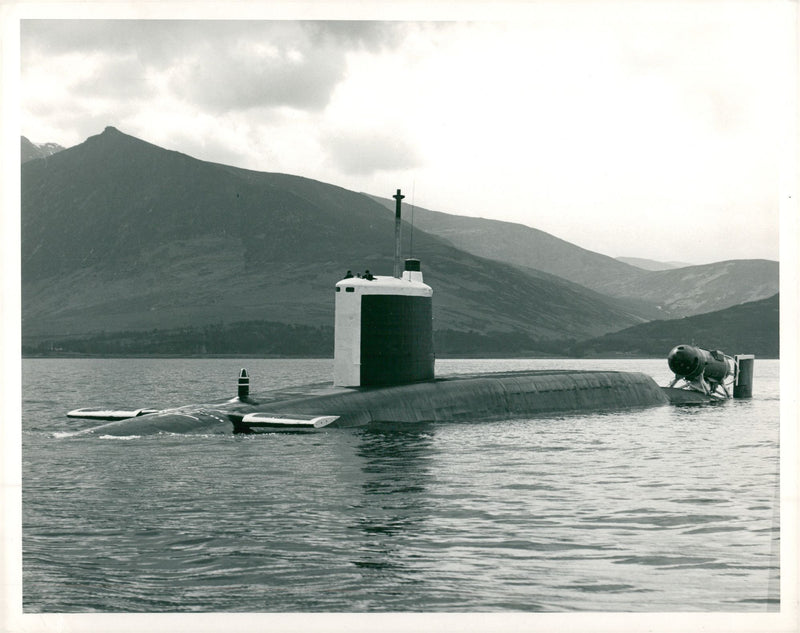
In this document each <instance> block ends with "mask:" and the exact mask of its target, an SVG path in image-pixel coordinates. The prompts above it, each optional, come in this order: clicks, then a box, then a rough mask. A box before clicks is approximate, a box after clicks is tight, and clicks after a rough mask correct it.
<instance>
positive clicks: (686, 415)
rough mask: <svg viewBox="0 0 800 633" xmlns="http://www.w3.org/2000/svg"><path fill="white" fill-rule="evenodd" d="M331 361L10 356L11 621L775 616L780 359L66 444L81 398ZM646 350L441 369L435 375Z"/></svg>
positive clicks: (115, 396)
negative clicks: (376, 615)
mask: <svg viewBox="0 0 800 633" xmlns="http://www.w3.org/2000/svg"><path fill="white" fill-rule="evenodd" d="M332 365H333V362H332V360H251V359H248V360H241V359H239V360H154V359H147V360H140V359H126V360H42V359H32V360H25V361H23V420H22V439H23V450H22V461H23V508H22V509H23V608H24V611H25V612H28V613H33V612H87V611H113V612H136V611H146V612H155V611H182V612H188V611H201V612H211V611H216V612H219V611H251V612H288V611H299V612H316V611H348V612H351V611H360V612H364V611H367V612H385V611H426V612H430V611H451V612H452V611H507V610H513V611H627V612H656V611H756V612H757V611H775V610H777V609H778V608H779V522H778V517H779V507H778V448H779V446H778V437H779V401H778V370H779V364H778V361H763V360H757V361H756V376H755V389H754V393H755V396H754V398H753V399H752V400H749V401H745V400H741V401H730V402H726V403H722V404H715V405H703V406H694V407H670V406H665V407H657V408H651V409H645V410H637V411H630V412H622V413H613V414H593V415H566V416H555V417H540V418H535V419H512V420H508V421H507V422H492V423H481V422H474V423H466V424H465V423H459V424H441V423H440V424H435V425H433V424H426V425H416V426H409V427H407V428H404V429H401V430H391V429H388V428H385V427H384V428H365V429H331V430H327V431H322V432H319V433H316V434H305V435H304V434H270V435H262V436H233V435H224V436H223V435H157V436H150V437H140V438H130V439H120V438H115V439H104V438H98V437H94V436H83V437H68V436H66V432H68V431H74V430H77V429H81V428H87V427H89V426H94V423H92V422H87V421H78V420H70V419H67V418H66V417H65V415H64V414H65V412H66V411H68V410H70V409H73V408H77V407H80V406H91V405H117V406H121V405H124V406H126V407H132V406H136V407H138V406H152V407H161V406H175V405H179V404H186V403H190V402H192V401H193V400H195V399H197V400H201V399H206V400H207V399H208V397H209V396H210V395H214V396H216V395H218V396H219V398H220V399H222V398H225V397H228V396H232V395H234V393H235V389H236V376H237V372H238V369H239V368H240V367H243V366H244V367H247V368H248V370H249V371H250V374H251V376H252V378H251V381H252V385H253V386H252V391H253V392H254V393H255V394H257V393H258V392H259V389H260V388H263V389H267V388H271V387H277V386H284V385H291V384H304V383H307V382H316V381H324V380H328V379H329V377H330V375H331V373H332ZM553 366H557V367H575V368H584V369H585V368H617V369H631V370H638V371H644V372H645V373H648V374H649V375H651V376H653V377H654V378H655V379H656V381H657V382H659V384H666V383H667V382H668V380H669V378H670V375H669V372H668V370H667V367H666V361H664V360H652V361H651V360H644V361H574V360H569V361H549V360H548V361H545V360H512V361H497V360H481V361H465V360H450V361H438V362H437V373H438V374H444V373H454V372H469V371H492V370H504V369H522V368H532V369H537V368H544V367H553Z"/></svg>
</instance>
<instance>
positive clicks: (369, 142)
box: [321, 129, 422, 176]
mask: <svg viewBox="0 0 800 633" xmlns="http://www.w3.org/2000/svg"><path fill="white" fill-rule="evenodd" d="M321 144H322V146H323V147H324V148H325V151H326V152H327V156H328V163H329V164H332V165H334V166H335V167H336V168H337V169H338V170H340V171H342V172H343V173H345V174H347V175H351V176H352V175H357V176H362V175H363V176H367V175H371V174H374V173H376V172H380V171H399V170H404V169H414V168H416V167H420V166H422V160H421V157H420V156H419V154H418V153H417V151H416V149H414V147H413V146H412V145H411V144H410V143H409V142H408V141H406V140H405V138H404V137H403V136H402V135H400V134H396V133H394V134H393V133H390V132H385V131H381V130H352V129H347V130H336V131H331V132H327V133H325V134H323V135H322V139H321Z"/></svg>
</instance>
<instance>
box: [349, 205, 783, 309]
mask: <svg viewBox="0 0 800 633" xmlns="http://www.w3.org/2000/svg"><path fill="white" fill-rule="evenodd" d="M365 195H370V194H365ZM370 197H371V198H372V199H374V200H376V201H377V202H379V203H380V204H382V205H384V207H387V208H390V207H391V205H393V204H394V203H393V201H390V200H389V199H387V198H381V197H380V196H373V195H370ZM409 211H410V209H409ZM414 224H415V226H416V227H419V228H420V229H421V230H423V231H426V232H428V233H431V234H434V235H437V236H439V237H441V238H442V239H446V240H448V241H449V242H450V243H451V244H453V245H454V246H456V247H457V248H461V249H463V250H465V251H467V252H469V253H472V254H474V255H478V256H481V257H486V258H489V259H494V260H496V261H501V262H504V263H507V264H512V265H514V266H518V267H521V268H523V269H536V270H540V271H543V272H546V273H551V274H554V275H557V276H559V277H562V278H564V279H567V280H568V281H571V282H573V283H576V284H578V285H580V286H584V287H586V288H589V289H591V290H594V291H596V292H599V293H601V294H604V295H608V296H611V297H614V298H616V299H624V300H627V301H632V302H634V303H637V302H638V303H640V304H642V303H644V304H648V305H650V306H652V307H654V312H653V313H652V318H662V319H668V318H674V317H683V316H688V315H692V314H702V313H704V312H712V311H716V310H721V309H724V308H728V307H730V306H733V305H737V304H740V303H745V302H748V301H755V300H758V299H763V298H766V297H769V296H771V295H773V294H775V293H777V292H778V290H779V283H778V270H779V266H778V263H777V262H773V261H770V260H729V261H727V262H716V263H712V264H702V265H697V266H687V267H684V268H674V269H668V270H662V271H650V270H644V269H642V268H638V267H635V266H633V265H631V264H628V263H625V262H622V261H619V260H618V259H614V258H612V257H608V256H606V255H602V254H600V253H594V252H592V251H588V250H586V249H584V248H581V247H579V246H576V245H574V244H570V243H569V242H567V241H565V240H562V239H561V238H557V237H555V236H553V235H550V234H549V233H545V232H543V231H540V230H539V229H534V228H531V227H528V226H526V225H523V224H519V223H513V222H505V221H501V220H489V219H485V218H473V217H465V216H459V215H454V214H451V213H444V212H441V211H431V210H429V209H425V208H423V207H418V206H415V207H414Z"/></svg>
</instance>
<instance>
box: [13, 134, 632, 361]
mask: <svg viewBox="0 0 800 633" xmlns="http://www.w3.org/2000/svg"><path fill="white" fill-rule="evenodd" d="M393 225H394V221H393V214H392V213H391V212H389V211H387V210H386V209H385V208H384V207H382V206H381V205H379V204H377V203H376V202H374V201H373V200H371V199H369V198H368V197H366V196H363V195H361V194H357V193H354V192H352V191H347V190H345V189H342V188H339V187H335V186H333V185H328V184H325V183H321V182H317V181H313V180H309V179H306V178H301V177H298V176H290V175H285V174H276V173H267V172H256V171H250V170H244V169H238V168H234V167H229V166H225V165H219V164H215V163H209V162H204V161H200V160H197V159H194V158H192V157H190V156H186V155H184V154H180V153H178V152H173V151H169V150H165V149H162V148H160V147H157V146H155V145H152V144H150V143H146V142H144V141H141V140H139V139H136V138H134V137H131V136H129V135H126V134H123V133H122V132H120V131H119V130H116V129H115V128H110V127H109V128H106V130H105V131H104V132H103V133H102V134H99V135H97V136H93V137H90V138H89V139H87V141H86V142H84V143H82V144H80V145H77V146H75V147H72V148H69V149H66V150H64V151H61V152H59V153H57V154H54V155H52V156H50V157H49V158H48V160H47V161H43V160H33V161H30V162H28V163H25V164H24V165H23V166H22V213H21V227H22V235H21V238H22V243H21V247H22V326H23V340H24V342H25V343H26V344H28V345H34V344H37V341H38V342H42V341H46V340H56V339H58V340H61V339H76V338H80V337H86V336H89V335H91V336H94V337H97V336H105V337H108V335H109V334H110V333H115V332H123V331H124V332H129V333H130V332H146V331H153V330H158V331H166V330H180V329H181V328H184V329H186V328H204V327H212V328H213V329H215V331H221V330H226V329H229V328H230V327H231V324H236V323H243V322H251V323H252V322H269V323H272V324H287V325H291V326H298V327H300V326H303V327H305V326H307V327H311V328H324V327H329V326H330V325H331V324H332V321H333V295H332V289H333V285H334V284H335V282H336V281H338V280H339V279H340V278H341V277H342V275H343V273H344V272H345V271H346V270H347V269H352V270H353V271H363V270H365V269H370V270H371V271H372V272H374V273H378V274H381V273H384V274H385V273H389V272H390V271H391V270H392V256H393V253H394V244H393V242H394V240H393ZM408 237H409V231H408V230H407V229H406V231H405V242H406V244H407V243H408ZM405 252H408V248H407V246H406V248H405ZM414 255H415V256H416V257H419V258H420V259H422V262H423V271H424V274H425V279H426V281H427V282H428V283H430V284H431V285H432V286H433V287H434V289H435V299H434V318H435V327H436V330H437V332H439V334H440V339H441V340H442V341H447V340H448V338H447V337H448V336H451V339H450V340H451V341H454V340H458V337H459V333H461V334H468V335H469V336H470V337H472V339H473V340H474V339H475V337H484V338H485V339H486V340H489V341H491V340H499V339H503V340H508V339H509V337H511V339H512V340H514V341H515V349H520V346H521V345H522V346H528V348H533V347H535V345H536V343H537V342H539V341H553V340H560V339H568V338H572V339H574V340H579V339H582V338H586V337H587V336H596V335H599V334H602V333H604V332H610V331H614V330H618V329H620V328H623V327H626V326H629V325H632V324H634V323H637V322H641V321H642V320H643V318H642V317H641V316H640V315H639V314H637V313H636V312H635V310H631V308H630V307H629V306H624V307H618V306H617V305H615V302H614V301H612V300H610V299H609V298H607V297H603V296H601V295H598V294H597V293H595V292H590V291H587V290H585V289H583V288H580V287H577V286H575V285H574V284H569V283H566V282H563V281H561V280H558V279H556V278H553V277H551V276H548V275H543V274H528V273H526V272H524V271H522V270H519V269H518V268H515V267H513V266H509V265H507V264H504V263H501V262H496V261H491V260H486V259H483V258H480V257H476V256H475V255H471V254H468V253H465V252H463V251H461V250H459V249H457V248H455V247H454V246H453V245H451V244H449V243H447V242H446V241H444V240H442V239H440V238H438V237H436V236H432V235H428V234H426V233H424V232H422V231H415V234H414ZM276 327H277V326H276ZM274 331H280V330H279V329H275V330H274ZM490 347H491V345H490ZM304 353H305V352H304Z"/></svg>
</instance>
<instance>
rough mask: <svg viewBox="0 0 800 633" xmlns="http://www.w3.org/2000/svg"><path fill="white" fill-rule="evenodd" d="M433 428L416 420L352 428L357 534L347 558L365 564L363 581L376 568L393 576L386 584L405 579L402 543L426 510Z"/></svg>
mask: <svg viewBox="0 0 800 633" xmlns="http://www.w3.org/2000/svg"><path fill="white" fill-rule="evenodd" d="M433 432H434V431H433V426H432V425H429V424H420V425H414V426H413V427H412V428H409V429H393V428H392V427H391V426H390V425H372V426H370V427H367V428H366V429H363V430H361V431H360V432H359V433H358V439H359V444H358V448H357V451H356V455H357V456H358V457H359V458H360V460H359V463H360V467H361V470H362V472H363V474H364V480H363V483H362V485H361V488H362V491H363V493H364V496H363V498H362V499H361V500H360V501H359V502H358V503H356V504H355V505H354V510H355V512H356V514H355V517H354V518H355V519H356V524H355V526H354V527H356V528H358V529H359V530H360V531H361V532H362V533H363V538H362V541H361V546H360V547H359V549H358V552H357V554H358V556H357V557H356V558H355V559H354V560H353V564H354V565H356V567H358V568H359V569H362V570H365V571H364V572H363V573H364V577H365V579H367V581H368V582H369V577H370V576H372V575H373V574H376V573H378V574H380V575H381V576H382V580H381V582H383V583H386V582H387V578H386V576H387V574H391V575H393V576H395V578H393V579H392V584H397V583H401V582H404V581H407V580H408V578H407V576H408V574H410V573H411V570H410V568H409V567H408V566H407V565H406V564H405V563H404V557H403V550H404V549H405V545H404V544H405V543H406V542H408V541H410V540H413V539H414V538H415V536H416V535H417V534H418V533H419V530H420V525H421V524H422V523H424V521H425V520H426V518H427V514H428V512H429V507H428V506H429V502H428V500H427V499H426V496H425V493H426V490H427V488H428V483H429V479H430V462H431V460H432V459H434V458H435V455H436V450H435V448H434V442H433Z"/></svg>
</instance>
